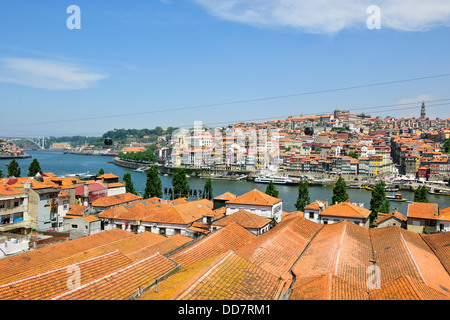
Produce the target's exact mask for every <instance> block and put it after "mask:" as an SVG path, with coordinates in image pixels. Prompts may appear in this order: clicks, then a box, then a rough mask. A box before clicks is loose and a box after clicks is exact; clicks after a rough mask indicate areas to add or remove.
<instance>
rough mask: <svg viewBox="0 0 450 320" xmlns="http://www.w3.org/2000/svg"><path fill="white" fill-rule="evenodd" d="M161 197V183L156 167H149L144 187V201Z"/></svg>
mask: <svg viewBox="0 0 450 320" xmlns="http://www.w3.org/2000/svg"><path fill="white" fill-rule="evenodd" d="M152 197H158V198H161V197H162V183H161V179H160V178H159V176H158V166H151V167H150V169H149V170H148V171H147V184H146V185H145V191H144V199H148V198H152Z"/></svg>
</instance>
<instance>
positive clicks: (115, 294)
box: [53, 254, 178, 300]
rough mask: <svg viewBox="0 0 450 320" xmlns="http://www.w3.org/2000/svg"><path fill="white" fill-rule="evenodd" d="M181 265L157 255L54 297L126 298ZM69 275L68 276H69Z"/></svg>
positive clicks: (76, 298)
mask: <svg viewBox="0 0 450 320" xmlns="http://www.w3.org/2000/svg"><path fill="white" fill-rule="evenodd" d="M177 268H178V266H177V265H176V264H175V263H174V262H173V261H171V260H169V259H167V258H166V257H164V256H162V255H160V254H155V255H153V256H150V257H147V258H144V259H142V260H139V261H136V262H134V263H132V264H128V265H126V266H123V267H122V268H120V269H117V270H115V271H113V272H110V273H108V274H106V275H104V276H103V277H98V278H96V279H94V280H92V281H90V282H87V283H85V284H82V285H81V286H79V287H76V288H75V289H72V290H70V291H67V292H64V293H62V294H60V295H57V296H55V297H53V299H55V300H125V299H129V298H130V297H131V296H132V295H134V294H136V292H137V290H138V289H139V288H144V287H147V286H149V285H151V284H153V283H154V282H155V280H156V279H158V278H161V277H164V276H166V275H167V274H168V273H170V272H174V271H175V270H176V269H177ZM66 277H67V276H66Z"/></svg>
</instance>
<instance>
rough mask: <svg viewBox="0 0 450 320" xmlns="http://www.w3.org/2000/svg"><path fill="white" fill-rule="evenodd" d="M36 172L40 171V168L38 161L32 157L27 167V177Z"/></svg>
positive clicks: (32, 175)
mask: <svg viewBox="0 0 450 320" xmlns="http://www.w3.org/2000/svg"><path fill="white" fill-rule="evenodd" d="M37 173H42V170H41V166H40V165H39V161H38V160H37V159H36V158H34V159H33V161H31V163H30V166H29V167H28V177H34V176H35V175H36V174H37Z"/></svg>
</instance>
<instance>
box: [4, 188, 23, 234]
mask: <svg viewBox="0 0 450 320" xmlns="http://www.w3.org/2000/svg"><path fill="white" fill-rule="evenodd" d="M29 228H30V217H29V215H28V196H27V194H26V193H25V192H23V191H21V190H19V189H16V188H13V187H10V186H8V185H6V186H2V185H0V231H4V232H14V231H19V230H24V229H29Z"/></svg>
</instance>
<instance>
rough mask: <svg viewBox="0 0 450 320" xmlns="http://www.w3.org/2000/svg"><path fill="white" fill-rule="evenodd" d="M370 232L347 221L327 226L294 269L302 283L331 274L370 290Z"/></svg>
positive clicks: (315, 238) (312, 242) (313, 240)
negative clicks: (368, 287) (368, 285)
mask: <svg viewBox="0 0 450 320" xmlns="http://www.w3.org/2000/svg"><path fill="white" fill-rule="evenodd" d="M371 258H372V246H371V242H370V237H369V232H368V229H367V228H365V227H362V226H358V225H355V224H354V223H351V222H348V221H342V222H338V223H333V224H327V225H324V226H323V228H322V229H321V230H320V232H319V233H318V234H317V235H316V236H315V237H314V239H312V241H311V243H310V244H309V247H308V248H307V249H306V250H305V252H303V253H302V255H301V257H300V259H298V261H297V262H296V263H295V264H294V266H293V267H292V272H293V273H294V274H295V275H296V277H297V280H298V281H299V283H301V282H304V281H306V280H308V279H312V278H315V277H318V276H321V275H323V274H327V273H331V274H333V275H335V276H338V277H340V278H342V279H343V280H345V281H347V282H348V283H350V284H352V285H354V286H355V287H357V288H359V289H361V290H365V288H366V287H367V273H366V271H367V268H368V267H369V266H370V265H371V264H372V263H371V262H370V259H371Z"/></svg>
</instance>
